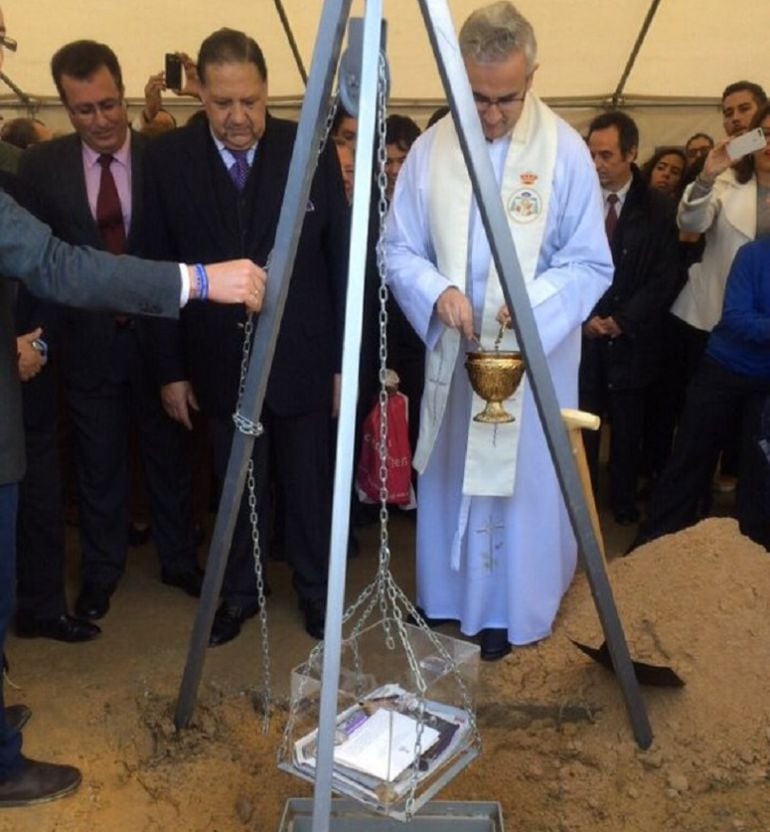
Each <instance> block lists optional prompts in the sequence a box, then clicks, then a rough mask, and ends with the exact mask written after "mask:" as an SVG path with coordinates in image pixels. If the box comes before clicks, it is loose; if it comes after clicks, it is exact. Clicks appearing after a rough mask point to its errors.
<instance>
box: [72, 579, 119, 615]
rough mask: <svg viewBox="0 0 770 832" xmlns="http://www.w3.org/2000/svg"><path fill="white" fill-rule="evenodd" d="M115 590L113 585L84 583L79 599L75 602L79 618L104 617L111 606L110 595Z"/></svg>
mask: <svg viewBox="0 0 770 832" xmlns="http://www.w3.org/2000/svg"><path fill="white" fill-rule="evenodd" d="M113 591H114V588H113V587H106V586H97V585H96V584H83V588H82V589H81V590H80V595H78V600H77V601H76V602H75V612H76V613H77V616H78V618H86V619H88V620H91V619H94V618H104V616H105V615H107V611H108V610H109V608H110V596H111V595H112V593H113Z"/></svg>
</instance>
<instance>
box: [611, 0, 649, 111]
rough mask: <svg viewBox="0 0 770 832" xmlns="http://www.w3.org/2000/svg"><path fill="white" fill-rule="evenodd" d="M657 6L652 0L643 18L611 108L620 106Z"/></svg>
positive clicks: (613, 96) (613, 95)
mask: <svg viewBox="0 0 770 832" xmlns="http://www.w3.org/2000/svg"><path fill="white" fill-rule="evenodd" d="M659 5H660V0H652V3H651V4H650V8H649V9H648V11H647V16H646V17H645V18H644V23H642V28H641V29H640V30H639V34H638V35H637V36H636V43H634V48H633V49H632V50H631V54H630V55H629V56H628V61H626V66H625V68H624V69H623V74H622V75H621V76H620V81H618V85H617V87H615V92H614V93H613V94H612V106H613V108H617V107H618V105H619V104H620V99H621V97H622V96H623V89H624V88H625V86H626V81H627V80H628V76H629V75H630V74H631V70H632V69H633V68H634V64H635V63H636V58H637V56H638V55H639V51H640V50H641V48H642V44H643V43H644V39H645V38H646V37H647V32H648V31H649V30H650V26H652V21H653V19H654V17H655V13H656V12H657V11H658V6H659Z"/></svg>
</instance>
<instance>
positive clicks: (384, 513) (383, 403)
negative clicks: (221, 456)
mask: <svg viewBox="0 0 770 832" xmlns="http://www.w3.org/2000/svg"><path fill="white" fill-rule="evenodd" d="M376 126H377V190H378V199H377V219H378V232H379V233H378V235H377V244H376V247H375V252H376V259H377V273H378V276H379V288H378V297H379V302H380V310H379V339H380V340H379V359H380V369H379V381H380V393H379V404H380V441H379V445H378V455H379V460H380V467H379V472H378V473H379V478H380V494H379V496H380V553H379V574H380V578H381V580H383V579H384V577H385V575H386V574H387V572H388V570H389V567H390V538H389V532H388V520H389V514H388V390H387V387H386V381H387V372H388V295H389V292H388V284H387V280H386V263H385V245H384V242H383V237H384V233H385V217H386V215H387V213H388V198H387V187H388V177H387V174H386V173H385V165H386V163H387V148H386V145H385V139H386V133H387V78H386V65H385V56H384V55H382V54H380V60H379V64H378V71H377V125H376ZM379 601H380V610H381V611H382V620H383V622H385V624H384V626H385V643H386V644H387V646H388V649H389V650H392V649H393V648H394V647H395V642H394V641H393V635H392V634H391V632H390V625H389V619H388V614H387V613H388V610H387V601H386V598H385V593H384V585H383V584H382V583H381V584H380V592H379Z"/></svg>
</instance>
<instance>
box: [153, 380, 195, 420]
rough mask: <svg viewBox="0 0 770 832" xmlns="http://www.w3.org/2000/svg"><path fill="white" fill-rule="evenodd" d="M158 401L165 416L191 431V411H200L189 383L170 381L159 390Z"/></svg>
mask: <svg viewBox="0 0 770 832" xmlns="http://www.w3.org/2000/svg"><path fill="white" fill-rule="evenodd" d="M160 401H161V404H162V405H163V409H164V410H165V411H166V415H167V416H168V417H169V418H170V419H173V420H174V421H175V422H179V423H180V424H181V425H184V426H185V427H186V428H187V430H192V429H193V426H192V419H191V418H190V416H191V411H193V410H195V411H196V412H197V411H198V410H200V408H199V407H198V400H197V399H196V398H195V393H194V391H193V389H192V385H191V384H190V382H189V381H172V382H171V383H170V384H164V385H162V386H161V388H160Z"/></svg>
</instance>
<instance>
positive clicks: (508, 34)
mask: <svg viewBox="0 0 770 832" xmlns="http://www.w3.org/2000/svg"><path fill="white" fill-rule="evenodd" d="M519 50H520V51H522V52H524V58H525V60H526V64H527V72H532V70H533V69H534V68H535V62H536V60H537V41H536V40H535V32H534V30H533V28H532V24H531V23H530V22H529V21H528V20H527V18H526V17H524V15H523V14H521V12H519V10H518V9H517V8H516V6H514V5H513V3H510V2H508V0H499V2H497V3H491V4H490V5H488V6H482V7H481V8H480V9H476V11H474V12H471V14H470V15H469V17H468V19H467V20H466V21H465V23H463V27H462V29H460V51H461V52H462V55H463V57H464V58H471V59H472V60H474V61H476V62H477V63H493V62H495V61H502V60H505V59H506V58H507V57H508V56H509V55H510V54H511V53H512V52H516V51H519Z"/></svg>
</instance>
